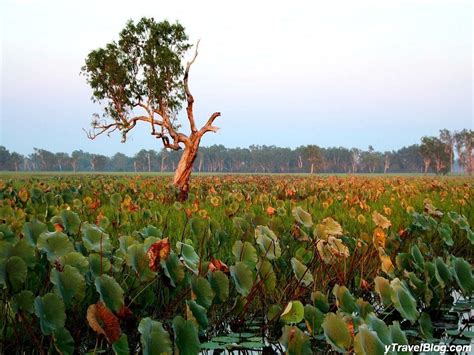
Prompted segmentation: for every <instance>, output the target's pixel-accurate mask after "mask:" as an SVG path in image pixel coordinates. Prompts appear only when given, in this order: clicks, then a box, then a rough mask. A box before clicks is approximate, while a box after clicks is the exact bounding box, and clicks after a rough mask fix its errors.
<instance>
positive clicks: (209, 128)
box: [198, 112, 221, 136]
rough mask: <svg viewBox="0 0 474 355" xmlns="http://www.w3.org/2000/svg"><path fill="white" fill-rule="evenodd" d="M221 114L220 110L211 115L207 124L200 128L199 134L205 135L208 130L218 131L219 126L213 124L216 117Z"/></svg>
mask: <svg viewBox="0 0 474 355" xmlns="http://www.w3.org/2000/svg"><path fill="white" fill-rule="evenodd" d="M220 115H221V113H220V112H214V113H213V114H212V115H211V117H209V119H208V120H207V122H206V124H205V125H204V126H202V128H201V129H200V130H199V133H198V134H199V136H203V135H204V133H206V132H214V133H215V132H217V130H218V129H219V127H216V126H213V125H212V124H213V123H214V121H215V119H216V118H217V117H219V116H220Z"/></svg>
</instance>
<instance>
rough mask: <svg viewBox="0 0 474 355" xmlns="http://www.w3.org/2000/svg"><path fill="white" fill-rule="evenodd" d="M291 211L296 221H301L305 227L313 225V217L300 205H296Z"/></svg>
mask: <svg viewBox="0 0 474 355" xmlns="http://www.w3.org/2000/svg"><path fill="white" fill-rule="evenodd" d="M291 213H292V214H293V217H294V218H295V220H296V221H297V222H298V223H301V224H302V225H304V226H305V227H307V228H311V227H312V226H313V218H312V217H311V215H310V214H309V213H308V212H306V211H305V210H304V209H302V208H301V207H299V206H297V207H295V208H293V210H292V211H291Z"/></svg>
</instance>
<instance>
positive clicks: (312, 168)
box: [311, 163, 314, 174]
mask: <svg viewBox="0 0 474 355" xmlns="http://www.w3.org/2000/svg"><path fill="white" fill-rule="evenodd" d="M313 172H314V163H311V174H312V173H313Z"/></svg>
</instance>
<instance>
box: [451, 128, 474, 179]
mask: <svg viewBox="0 0 474 355" xmlns="http://www.w3.org/2000/svg"><path fill="white" fill-rule="evenodd" d="M454 140H455V146H456V151H457V154H458V157H459V164H460V165H461V166H462V167H463V169H464V171H465V172H466V173H468V174H469V175H471V174H472V172H473V171H474V155H473V154H474V131H473V130H467V129H463V130H462V131H460V132H457V133H455V134H454Z"/></svg>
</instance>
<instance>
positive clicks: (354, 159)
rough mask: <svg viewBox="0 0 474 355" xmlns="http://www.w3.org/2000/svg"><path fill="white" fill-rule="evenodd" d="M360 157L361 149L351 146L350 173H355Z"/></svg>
mask: <svg viewBox="0 0 474 355" xmlns="http://www.w3.org/2000/svg"><path fill="white" fill-rule="evenodd" d="M360 158H361V151H360V149H357V148H352V149H351V166H352V173H356V172H357V169H358V167H359V164H360Z"/></svg>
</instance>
